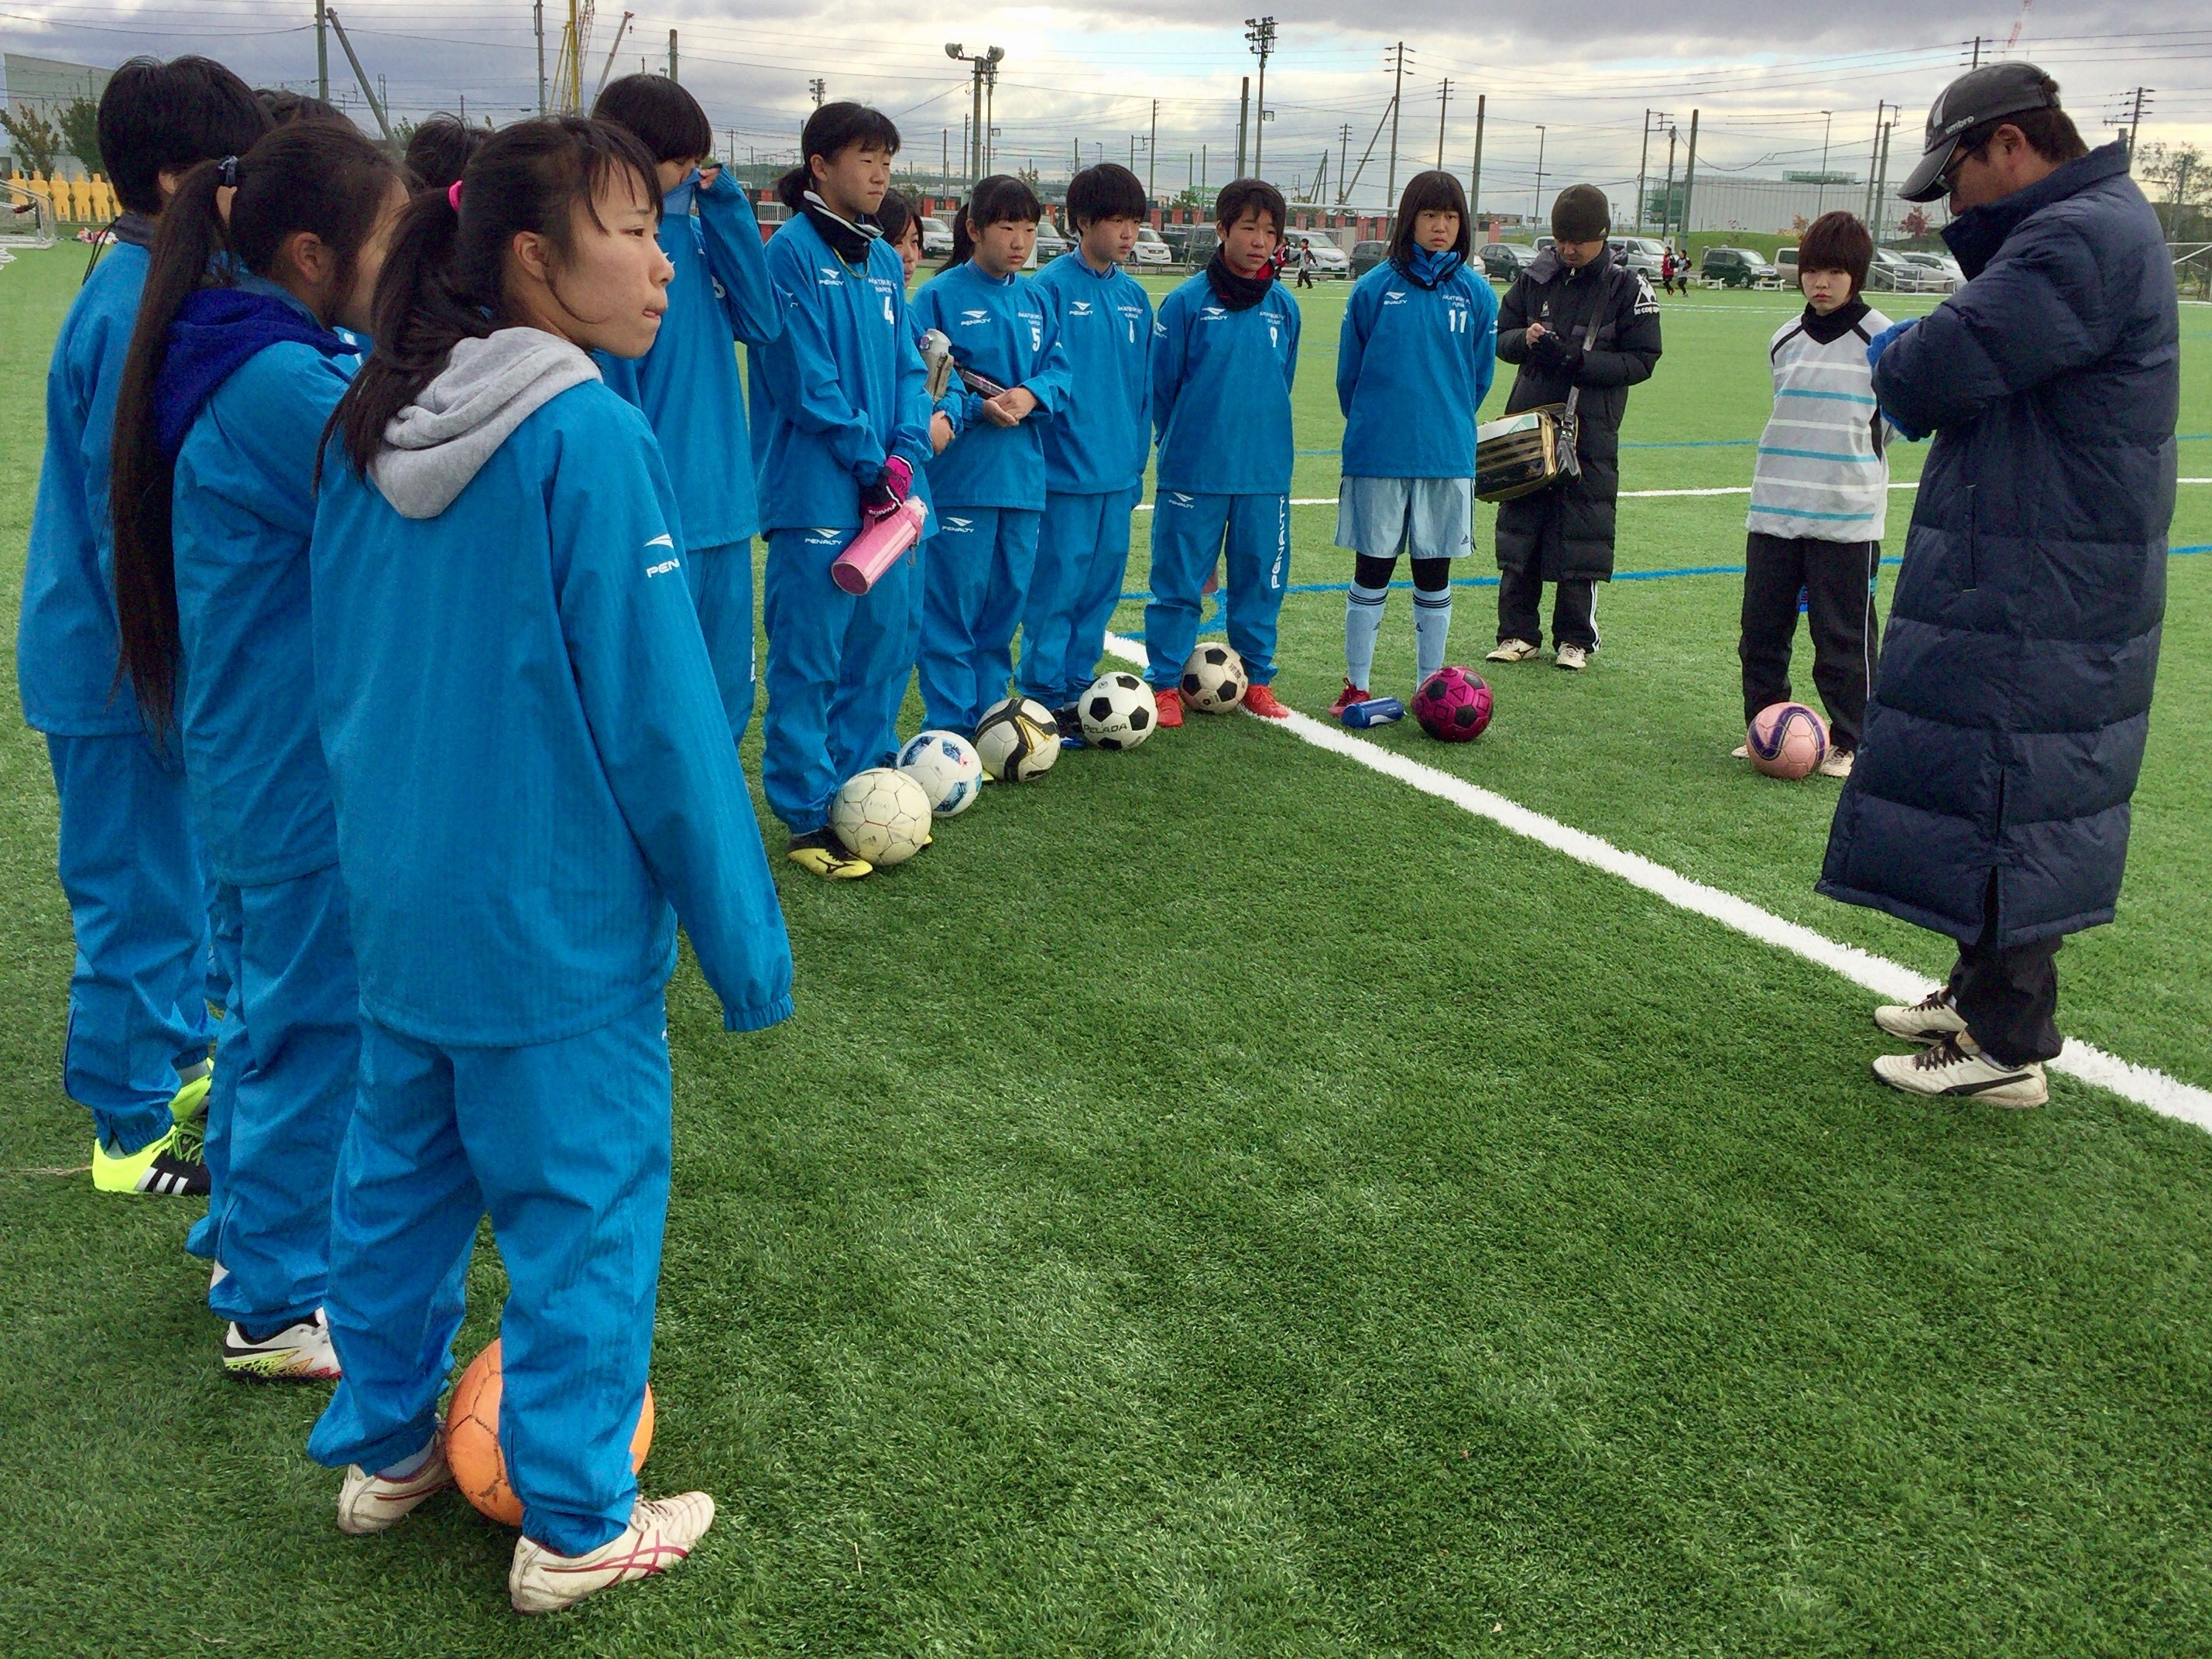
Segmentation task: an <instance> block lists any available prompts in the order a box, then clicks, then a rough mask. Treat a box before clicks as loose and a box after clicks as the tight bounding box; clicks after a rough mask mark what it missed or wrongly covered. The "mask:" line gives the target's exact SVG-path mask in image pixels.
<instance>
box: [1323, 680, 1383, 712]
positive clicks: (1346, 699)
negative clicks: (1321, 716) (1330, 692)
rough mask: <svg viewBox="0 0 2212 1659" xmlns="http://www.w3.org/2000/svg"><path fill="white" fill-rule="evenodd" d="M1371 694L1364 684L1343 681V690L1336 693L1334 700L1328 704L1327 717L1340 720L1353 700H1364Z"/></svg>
mask: <svg viewBox="0 0 2212 1659" xmlns="http://www.w3.org/2000/svg"><path fill="white" fill-rule="evenodd" d="M1371 695H1372V694H1371V693H1370V692H1369V691H1368V690H1367V688H1366V687H1365V686H1364V685H1354V684H1352V682H1351V681H1350V680H1346V681H1345V683H1344V690H1341V691H1340V692H1338V693H1337V694H1336V701H1335V702H1333V703H1331V704H1329V706H1328V717H1329V719H1331V720H1342V719H1343V718H1344V711H1345V710H1346V709H1347V708H1351V707H1352V704H1354V703H1355V702H1366V701H1367V700H1368V698H1369V697H1370V696H1371Z"/></svg>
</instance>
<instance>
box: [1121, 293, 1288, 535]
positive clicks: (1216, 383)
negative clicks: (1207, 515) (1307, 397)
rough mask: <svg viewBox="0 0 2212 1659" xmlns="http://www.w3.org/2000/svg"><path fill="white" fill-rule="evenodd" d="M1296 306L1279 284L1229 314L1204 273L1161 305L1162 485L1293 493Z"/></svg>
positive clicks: (1194, 490)
mask: <svg viewBox="0 0 2212 1659" xmlns="http://www.w3.org/2000/svg"><path fill="white" fill-rule="evenodd" d="M1297 373H1298V305H1297V301H1295V300H1293V299H1292V298H1291V294H1290V290H1289V289H1286V288H1285V287H1284V286H1283V285H1282V284H1281V283H1276V284H1275V285H1274V286H1273V288H1271V289H1269V290H1268V292H1267V298H1265V299H1264V300H1262V301H1260V303H1259V304H1257V305H1255V306H1252V307H1248V308H1247V309H1245V310H1243V311H1231V310H1230V309H1229V307H1226V306H1225V305H1223V304H1222V303H1221V301H1219V300H1218V298H1217V297H1216V296H1215V295H1214V292H1213V289H1212V284H1211V283H1208V282H1207V281H1206V273H1205V272H1204V271H1202V270H1201V271H1200V272H1199V273H1198V275H1197V276H1194V277H1192V278H1191V279H1190V280H1189V281H1188V282H1187V283H1184V284H1183V285H1182V287H1181V288H1178V289H1176V291H1175V292H1174V293H1172V294H1170V295H1168V297H1167V298H1166V299H1164V300H1163V301H1160V314H1159V319H1158V321H1157V322H1156V323H1154V324H1153V325H1152V425H1153V428H1155V429H1156V430H1157V431H1158V434H1159V439H1160V459H1159V467H1158V478H1157V483H1158V488H1159V489H1176V490H1182V491H1186V492H1188V493H1189V494H1192V495H1287V494H1289V493H1290V488H1291V386H1292V384H1293V383H1294V382H1295V381H1296V380H1297Z"/></svg>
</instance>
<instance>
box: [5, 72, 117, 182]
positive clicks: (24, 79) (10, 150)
mask: <svg viewBox="0 0 2212 1659" xmlns="http://www.w3.org/2000/svg"><path fill="white" fill-rule="evenodd" d="M110 73H111V71H109V70H104V69H94V67H93V66H92V65H91V64H69V63H64V62H63V61H62V60H61V59H59V58H27V57H25V56H24V55H23V54H22V53H21V52H7V53H5V54H0V108H4V109H6V110H8V111H9V112H10V113H14V112H19V111H26V110H27V111H28V112H30V113H32V114H33V115H36V116H40V117H42V118H45V119H46V120H47V121H50V122H52V124H53V125H55V126H57V127H58V126H60V125H62V112H63V110H64V109H66V108H67V107H68V106H70V104H72V103H74V102H76V100H78V99H80V98H85V99H89V100H91V101H93V102H94V103H95V104H96V103H98V102H99V101H100V94H101V93H102V92H104V91H106V88H107V77H108V76H109V74H110ZM0 156H4V157H5V158H6V159H5V161H0V173H12V172H15V171H17V170H19V169H20V168H21V165H22V164H21V162H20V161H18V159H17V158H16V156H15V151H14V146H13V144H12V143H10V142H9V137H8V134H7V131H6V129H5V128H0ZM54 173H55V176H56V177H58V178H62V179H82V178H84V177H86V176H87V174H86V169H85V167H84V164H83V163H82V162H81V161H78V159H77V158H76V156H75V155H72V154H70V151H69V150H68V149H66V147H64V149H63V150H62V152H61V154H60V155H59V156H58V158H57V159H56V161H55V163H54Z"/></svg>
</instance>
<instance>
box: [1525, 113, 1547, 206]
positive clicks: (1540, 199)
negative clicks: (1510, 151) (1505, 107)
mask: <svg viewBox="0 0 2212 1659" xmlns="http://www.w3.org/2000/svg"><path fill="white" fill-rule="evenodd" d="M1528 216H1529V218H1530V219H1532V220H1534V219H1541V218H1542V217H1543V216H1544V128H1543V124H1542V123H1541V122H1539V123H1538V124H1537V126H1536V199H1535V201H1534V203H1533V204H1531V205H1530V207H1529V209H1528Z"/></svg>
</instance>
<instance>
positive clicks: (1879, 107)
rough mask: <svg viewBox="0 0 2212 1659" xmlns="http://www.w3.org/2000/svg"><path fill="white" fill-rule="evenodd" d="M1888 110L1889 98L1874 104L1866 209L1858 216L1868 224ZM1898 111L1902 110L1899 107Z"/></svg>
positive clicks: (1872, 221) (1872, 214) (1872, 220)
mask: <svg viewBox="0 0 2212 1659" xmlns="http://www.w3.org/2000/svg"><path fill="white" fill-rule="evenodd" d="M1888 110H1889V100H1887V99H1886V98H1885V99H1883V100H1881V101H1879V102H1878V103H1876V104H1875V106H1874V150H1873V153H1872V154H1871V155H1869V156H1868V157H1867V191H1866V211H1865V212H1864V213H1863V214H1861V215H1860V217H1861V218H1863V219H1864V220H1865V221H1866V222H1867V223H1868V224H1869V225H1872V224H1873V223H1874V214H1875V196H1874V192H1875V183H1874V176H1875V173H1876V172H1877V171H1878V170H1879V169H1880V168H1881V135H1882V117H1883V116H1884V115H1885V114H1887V112H1888ZM1899 112H1900V113H1902V109H1901V108H1900V111H1899Z"/></svg>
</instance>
